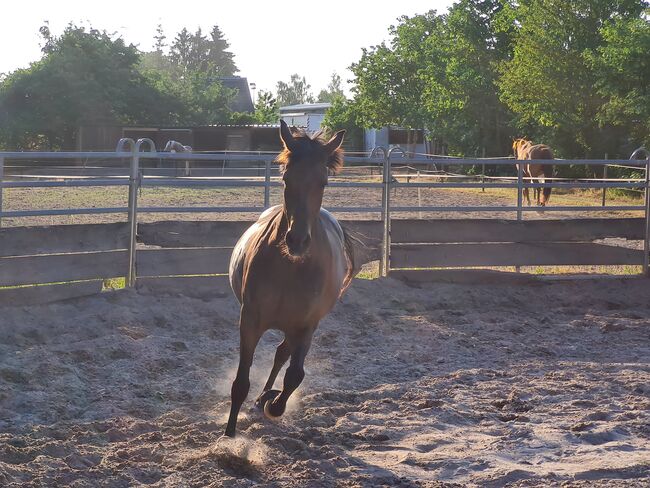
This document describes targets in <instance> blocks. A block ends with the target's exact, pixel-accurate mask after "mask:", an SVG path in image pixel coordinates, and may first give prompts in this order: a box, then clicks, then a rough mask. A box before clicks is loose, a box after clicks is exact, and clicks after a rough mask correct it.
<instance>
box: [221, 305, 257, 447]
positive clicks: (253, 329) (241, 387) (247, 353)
mask: <svg viewBox="0 0 650 488" xmlns="http://www.w3.org/2000/svg"><path fill="white" fill-rule="evenodd" d="M261 335H262V334H261V332H260V327H259V323H258V321H257V320H253V317H252V316H251V314H250V313H248V312H247V310H246V307H245V306H243V307H242V311H241V316H240V319H239V367H238V368H237V376H236V377H235V381H233V383H232V389H231V405H230V416H229V417H228V425H227V426H226V432H225V434H226V435H227V436H228V437H235V428H236V427H237V416H238V415H239V410H240V409H241V406H242V403H244V400H246V397H247V396H248V390H249V389H250V380H249V375H250V369H251V365H252V364H253V355H254V354H255V348H256V347H257V343H258V342H259V340H260V337H261Z"/></svg>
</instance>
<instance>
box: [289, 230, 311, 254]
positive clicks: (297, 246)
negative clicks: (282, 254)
mask: <svg viewBox="0 0 650 488" xmlns="http://www.w3.org/2000/svg"><path fill="white" fill-rule="evenodd" d="M285 240H286V243H287V249H288V251H289V254H291V255H292V256H296V257H299V256H302V255H303V254H305V253H306V252H307V249H309V243H310V242H311V235H310V234H309V233H304V234H302V233H298V232H295V231H294V230H292V229H289V232H287V236H286V237H285Z"/></svg>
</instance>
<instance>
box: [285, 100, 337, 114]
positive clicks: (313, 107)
mask: <svg viewBox="0 0 650 488" xmlns="http://www.w3.org/2000/svg"><path fill="white" fill-rule="evenodd" d="M331 106H332V104H331V103H329V102H322V103H300V104H298V105H285V106H284V107H280V113H282V114H284V112H323V113H325V111H327V109H328V108H330V107H331Z"/></svg>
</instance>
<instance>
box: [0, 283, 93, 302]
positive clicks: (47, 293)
mask: <svg viewBox="0 0 650 488" xmlns="http://www.w3.org/2000/svg"><path fill="white" fill-rule="evenodd" d="M101 291H102V280H94V281H82V282H77V283H61V284H56V285H41V286H29V287H22V288H4V289H0V306H20V305H38V304H42V303H50V302H57V301H59V300H68V299H70V298H78V297H83V296H89V295H96V294H98V293H100V292H101Z"/></svg>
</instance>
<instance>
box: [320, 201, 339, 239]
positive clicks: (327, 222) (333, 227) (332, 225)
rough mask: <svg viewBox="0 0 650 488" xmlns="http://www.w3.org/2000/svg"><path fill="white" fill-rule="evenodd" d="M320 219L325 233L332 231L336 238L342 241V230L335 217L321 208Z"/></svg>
mask: <svg viewBox="0 0 650 488" xmlns="http://www.w3.org/2000/svg"><path fill="white" fill-rule="evenodd" d="M320 219H321V222H322V223H323V226H324V227H325V230H326V231H334V232H335V233H336V235H337V236H338V238H339V239H341V241H343V239H344V236H343V228H342V227H341V224H339V221H338V220H336V217H334V215H332V214H331V213H330V212H328V211H327V210H325V209H324V208H322V207H321V209H320Z"/></svg>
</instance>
